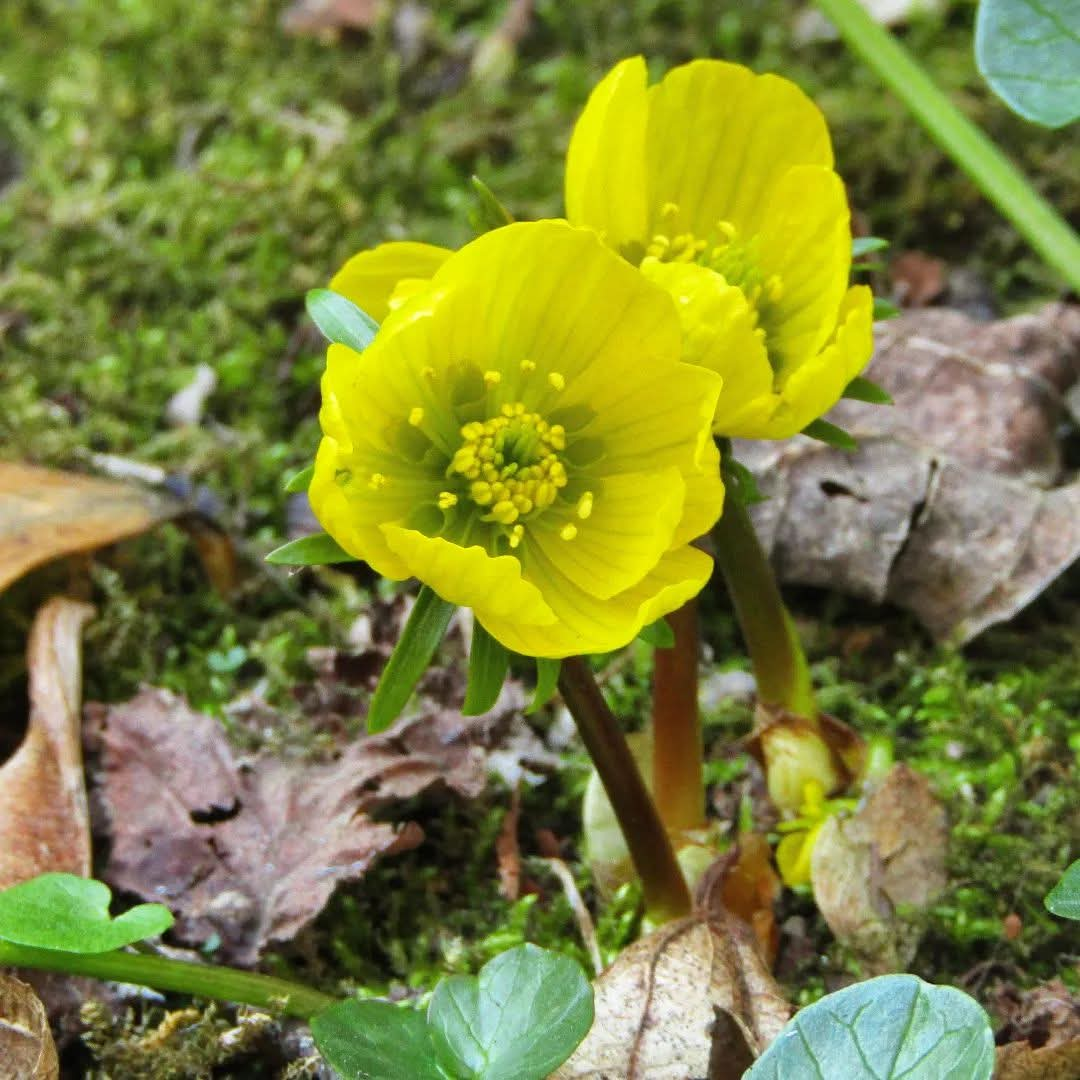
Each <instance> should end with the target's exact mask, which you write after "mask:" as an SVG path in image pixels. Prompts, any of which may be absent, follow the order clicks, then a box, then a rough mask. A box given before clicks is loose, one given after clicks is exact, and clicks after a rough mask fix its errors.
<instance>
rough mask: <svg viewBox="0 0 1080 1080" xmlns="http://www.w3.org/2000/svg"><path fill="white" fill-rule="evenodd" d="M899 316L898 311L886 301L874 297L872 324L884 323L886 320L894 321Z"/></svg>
mask: <svg viewBox="0 0 1080 1080" xmlns="http://www.w3.org/2000/svg"><path fill="white" fill-rule="evenodd" d="M899 314H900V309H899V308H898V307H897V306H896V305H895V304H893V303H891V302H890V301H888V300H883V299H882V298H881V297H880V296H875V297H874V322H884V321H885V320H886V319H895V318H896V316H897V315H899Z"/></svg>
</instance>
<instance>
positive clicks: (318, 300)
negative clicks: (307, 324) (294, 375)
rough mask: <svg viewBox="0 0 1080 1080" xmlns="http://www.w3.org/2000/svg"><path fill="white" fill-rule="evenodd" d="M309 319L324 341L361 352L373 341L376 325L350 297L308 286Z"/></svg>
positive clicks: (376, 330) (377, 327)
mask: <svg viewBox="0 0 1080 1080" xmlns="http://www.w3.org/2000/svg"><path fill="white" fill-rule="evenodd" d="M306 303H307V311H308V314H309V315H310V316H311V319H312V322H314V323H315V325H316V326H317V327H318V328H319V329H320V330H321V331H322V335H323V337H325V338H326V340H327V341H331V342H335V343H336V344H338V345H348V347H349V348H350V349H352V350H354V351H355V352H363V351H364V350H365V349H366V348H367V347H368V346H369V345H370V344H371V343H372V341H374V340H375V335H376V333H378V330H379V324H378V323H377V322H376V321H375V320H374V319H373V318H372V317H371V316H370V315H368V314H367V312H365V311H361V310H360V308H358V307H357V306H356V305H355V304H354V303H353V302H352V301H351V300H346V299H345V297H344V296H342V295H341V294H340V293H336V292H332V291H331V290H330V289H312V290H311V291H310V292H308V294H307V298H306Z"/></svg>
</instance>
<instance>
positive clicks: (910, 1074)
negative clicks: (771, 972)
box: [744, 975, 994, 1080]
mask: <svg viewBox="0 0 1080 1080" xmlns="http://www.w3.org/2000/svg"><path fill="white" fill-rule="evenodd" d="M993 1069H994V1034H993V1032H992V1031H991V1030H990V1022H989V1020H988V1019H987V1016H986V1013H985V1012H983V1010H982V1009H981V1008H980V1007H979V1005H978V1004H977V1003H976V1002H975V1001H974V1000H973V999H972V998H970V997H968V996H967V994H964V993H962V992H961V991H959V990H956V989H954V988H953V987H951V986H932V985H930V984H929V983H925V982H923V981H922V979H918V978H916V977H915V976H914V975H882V976H881V977H880V978H877V979H870V980H868V981H867V982H862V983H856V984H855V985H854V986H849V987H847V988H846V989H844V990H839V991H837V992H836V993H835V994H829V995H828V996H826V997H823V998H822V999H821V1000H820V1001H817V1002H815V1003H814V1004H813V1005H809V1006H807V1008H805V1009H802V1010H801V1011H800V1012H799V1013H798V1014H797V1015H796V1016H795V1018H794V1019H793V1020H792V1021H791V1022H790V1023H789V1024H788V1025H787V1027H785V1028H784V1030H783V1031H782V1032H781V1033H780V1035H779V1036H778V1037H777V1038H776V1040H775V1041H774V1042H773V1043H772V1044H771V1045H770V1046H769V1048H768V1049H767V1050H766V1051H765V1053H764V1054H762V1055H761V1057H759V1058H758V1060H757V1061H756V1062H755V1063H754V1066H753V1068H751V1069H750V1070H749V1071H748V1072H747V1073H746V1074H745V1078H744V1080H794V1078H796V1077H799V1078H801V1077H804V1076H805V1077H829V1078H830V1080H831V1078H832V1077H837V1078H839V1077H843V1078H844V1080H899V1078H900V1077H903V1078H904V1080H989V1077H990V1075H991V1074H992V1072H993Z"/></svg>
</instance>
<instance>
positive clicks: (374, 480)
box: [367, 472, 386, 491]
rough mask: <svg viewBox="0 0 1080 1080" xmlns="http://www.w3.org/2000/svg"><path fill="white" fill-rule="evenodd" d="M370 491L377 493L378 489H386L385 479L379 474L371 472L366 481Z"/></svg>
mask: <svg viewBox="0 0 1080 1080" xmlns="http://www.w3.org/2000/svg"><path fill="white" fill-rule="evenodd" d="M367 486H368V487H369V488H371V490H372V491H378V490H379V489H380V488H384V487H386V477H385V476H383V474H382V473H381V472H373V473H372V474H371V476H370V478H369V479H368V485H367Z"/></svg>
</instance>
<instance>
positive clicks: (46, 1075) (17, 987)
mask: <svg viewBox="0 0 1080 1080" xmlns="http://www.w3.org/2000/svg"><path fill="white" fill-rule="evenodd" d="M59 1075H60V1062H59V1060H58V1059H57V1056H56V1045H55V1043H54V1042H53V1037H52V1032H51V1031H50V1030H49V1019H48V1017H47V1016H46V1015H45V1006H44V1005H42V1004H41V1002H40V1001H39V1000H38V997H37V994H35V993H34V991H33V989H31V987H29V986H27V985H26V983H24V982H20V981H19V980H18V979H16V978H14V977H13V976H11V975H4V974H0V1076H3V1077H9V1078H10V1080H56V1078H57V1077H59Z"/></svg>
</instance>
